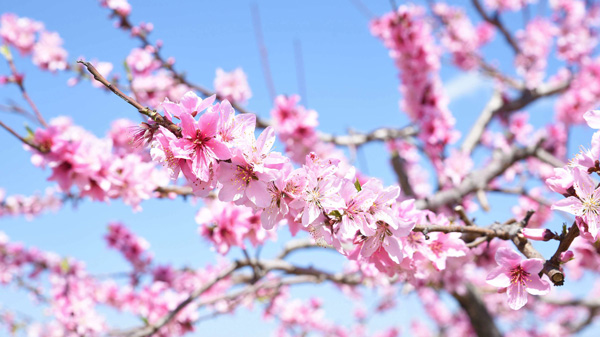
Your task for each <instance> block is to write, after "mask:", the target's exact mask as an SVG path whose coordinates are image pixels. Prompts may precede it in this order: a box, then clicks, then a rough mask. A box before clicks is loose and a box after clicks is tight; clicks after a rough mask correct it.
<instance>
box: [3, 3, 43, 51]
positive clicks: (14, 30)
mask: <svg viewBox="0 0 600 337" xmlns="http://www.w3.org/2000/svg"><path fill="white" fill-rule="evenodd" d="M42 29H44V25H43V24H42V23H41V22H37V21H34V20H31V19H29V18H20V17H18V16H16V15H15V14H13V13H4V14H2V16H1V17H0V37H2V40H4V42H5V43H8V44H10V45H13V46H15V47H16V48H17V49H18V50H19V52H20V53H21V55H25V54H29V53H31V52H32V51H33V46H34V44H35V35H36V33H37V32H39V31H41V30H42Z"/></svg>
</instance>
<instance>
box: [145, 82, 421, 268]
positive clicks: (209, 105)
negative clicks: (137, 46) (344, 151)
mask: <svg viewBox="0 0 600 337" xmlns="http://www.w3.org/2000/svg"><path fill="white" fill-rule="evenodd" d="M280 101H282V100H280ZM213 102H214V97H211V98H207V99H204V100H202V99H200V98H199V97H198V96H196V95H195V94H193V93H191V92H189V93H187V94H186V95H185V96H184V97H183V99H182V101H181V102H180V103H178V104H176V103H173V102H170V101H165V102H164V103H163V108H164V110H165V113H166V115H167V116H168V117H169V118H171V119H172V120H173V121H175V120H176V119H178V120H179V121H180V123H178V125H179V126H180V127H181V132H182V137H181V138H177V137H175V136H174V135H173V134H171V133H170V132H169V131H167V130H166V129H164V128H162V127H161V129H160V130H159V131H158V134H157V135H156V139H155V140H154V142H153V148H152V152H151V153H152V156H153V158H154V159H155V160H157V161H161V162H163V163H164V164H165V165H167V166H168V167H169V170H170V172H171V176H172V177H173V178H177V177H178V175H179V174H180V172H181V173H182V174H183V176H184V177H185V178H186V180H187V182H188V183H189V184H190V185H191V186H192V188H193V190H194V192H195V194H196V195H199V196H207V195H208V193H210V192H211V191H212V190H214V189H217V190H218V193H217V195H218V198H219V200H220V201H223V202H233V203H235V204H236V205H243V206H246V207H249V208H252V209H254V210H255V211H256V212H259V213H260V219H261V222H262V226H263V227H264V228H265V229H267V230H271V229H272V228H275V227H276V226H277V225H278V224H279V223H280V222H281V221H282V220H286V222H287V224H288V226H289V228H290V230H291V231H292V233H293V234H295V233H296V232H297V231H298V230H300V229H302V230H306V231H309V232H310V233H311V234H312V235H313V236H314V237H315V239H316V240H317V241H318V242H320V243H322V244H327V245H333V246H334V247H336V248H337V249H338V250H339V251H340V252H342V253H343V254H346V255H348V256H351V258H352V259H356V260H365V261H367V262H368V261H370V262H373V263H375V262H376V261H379V259H383V260H385V263H382V264H381V263H380V264H378V266H379V268H381V270H385V271H386V272H390V273H391V270H393V269H394V268H395V267H394V266H396V267H397V266H398V265H399V263H400V262H401V261H402V257H403V253H402V251H401V243H400V237H402V236H406V235H408V233H409V232H410V230H411V229H412V226H413V225H414V224H415V220H414V219H413V218H412V215H410V216H408V215H406V214H403V213H399V208H398V207H400V206H399V205H400V204H398V203H397V200H396V199H397V198H398V196H399V194H400V189H399V188H398V187H393V186H392V187H388V188H384V187H383V186H382V185H381V183H380V182H379V181H378V180H376V179H370V180H368V181H366V182H365V183H364V184H362V186H361V184H360V183H359V182H358V180H357V176H356V173H355V170H354V169H348V170H340V166H339V164H340V161H339V160H336V159H324V158H321V157H319V156H318V155H317V154H315V153H312V152H311V153H309V154H308V155H307V156H306V158H305V161H304V163H303V165H302V167H300V168H297V169H294V168H293V166H292V164H291V163H290V161H289V159H288V158H286V157H284V156H282V155H281V154H279V153H277V152H272V151H271V148H272V147H273V145H274V142H275V132H274V130H273V129H272V128H271V127H268V128H266V129H265V130H264V131H263V132H262V133H261V134H260V136H259V137H258V138H255V136H254V128H255V117H254V116H253V115H237V116H236V115H235V112H234V111H233V109H232V107H231V105H230V104H229V103H228V102H227V101H223V102H222V103H218V104H214V105H213ZM292 107H295V106H294V105H292ZM204 110H206V112H204V113H201V112H202V111H204ZM288 120H289V119H285V118H281V119H280V122H278V123H279V125H280V128H281V129H282V130H285V125H286V124H285V123H286V122H287V121H288ZM291 129H292V130H294V127H292V128H291ZM284 132H285V131H284ZM211 205H212V206H213V207H215V209H214V210H212V211H204V212H201V213H199V215H198V217H197V221H198V222H199V223H201V224H203V225H202V226H201V230H200V231H201V233H202V235H203V236H205V237H207V238H209V239H210V240H211V241H213V242H215V244H216V245H217V250H218V251H219V252H221V253H226V252H227V251H228V250H229V247H230V246H232V245H238V246H242V247H243V243H242V241H243V239H244V238H246V237H247V236H248V231H249V230H250V231H252V227H253V225H251V224H248V225H247V226H243V225H240V223H239V222H236V223H232V220H235V219H236V218H238V214H237V213H238V212H240V211H239V210H238V209H232V208H231V206H225V210H223V209H222V205H223V204H220V203H212V204H209V206H211ZM257 234H260V231H256V230H253V231H252V235H257ZM264 237H265V236H264V234H260V236H259V237H255V239H254V240H264Z"/></svg>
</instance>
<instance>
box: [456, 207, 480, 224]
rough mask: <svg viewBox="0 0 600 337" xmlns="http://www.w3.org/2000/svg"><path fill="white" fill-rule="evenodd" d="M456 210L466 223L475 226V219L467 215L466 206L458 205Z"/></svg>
mask: <svg viewBox="0 0 600 337" xmlns="http://www.w3.org/2000/svg"><path fill="white" fill-rule="evenodd" d="M454 211H455V212H456V213H457V214H458V217H459V218H460V219H461V220H462V221H463V222H464V223H465V225H467V226H470V227H474V226H475V224H474V223H473V220H471V219H469V217H468V216H467V213H466V212H465V208H464V207H462V206H460V205H458V206H456V207H454Z"/></svg>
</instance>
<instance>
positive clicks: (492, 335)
mask: <svg viewBox="0 0 600 337" xmlns="http://www.w3.org/2000/svg"><path fill="white" fill-rule="evenodd" d="M465 288H466V292H465V294H457V293H454V294H452V296H454V298H455V299H456V300H457V301H458V303H459V304H460V306H461V308H463V309H464V310H465V312H466V313H467V315H468V316H469V320H470V321H471V326H472V327H473V330H475V333H477V336H479V337H502V334H501V333H500V330H498V327H497V326H496V323H495V322H494V318H493V317H492V315H491V314H490V312H489V311H488V309H487V307H486V306H485V303H483V300H482V299H481V297H480V296H479V294H478V293H477V290H476V289H475V288H474V287H473V286H472V285H471V284H467V285H466V287H465Z"/></svg>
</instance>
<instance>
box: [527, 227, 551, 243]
mask: <svg viewBox="0 0 600 337" xmlns="http://www.w3.org/2000/svg"><path fill="white" fill-rule="evenodd" d="M521 233H522V234H523V236H524V237H526V238H528V239H530V240H536V241H549V240H552V238H554V233H552V232H551V231H549V230H547V229H545V228H523V229H522V230H521Z"/></svg>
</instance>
